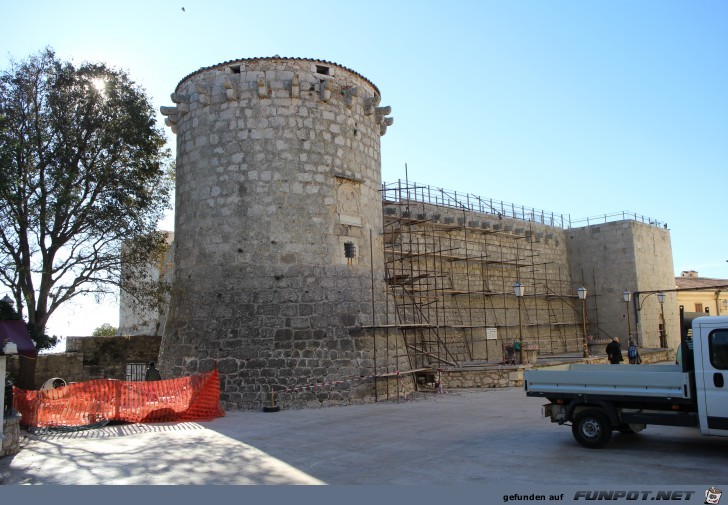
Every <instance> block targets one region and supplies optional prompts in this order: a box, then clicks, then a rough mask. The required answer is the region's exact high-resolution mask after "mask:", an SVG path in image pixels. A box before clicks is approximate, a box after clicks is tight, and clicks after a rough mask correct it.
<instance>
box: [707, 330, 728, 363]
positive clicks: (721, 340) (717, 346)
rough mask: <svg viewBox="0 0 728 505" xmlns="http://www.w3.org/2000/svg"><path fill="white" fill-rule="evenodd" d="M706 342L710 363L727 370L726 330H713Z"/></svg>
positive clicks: (727, 337) (727, 336) (727, 341)
mask: <svg viewBox="0 0 728 505" xmlns="http://www.w3.org/2000/svg"><path fill="white" fill-rule="evenodd" d="M708 342H709V344H708V345H709V347H710V363H711V364H712V365H713V366H714V367H715V368H717V369H718V370H728V330H715V331H714V332H712V333H711V334H710V338H709V340H708Z"/></svg>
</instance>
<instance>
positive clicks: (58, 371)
mask: <svg viewBox="0 0 728 505" xmlns="http://www.w3.org/2000/svg"><path fill="white" fill-rule="evenodd" d="M161 340H162V337H159V336H130V337H68V339H67V341H66V352H64V353H55V354H39V355H38V357H37V359H36V360H35V387H36V388H38V389H40V388H41V387H43V383H44V382H45V381H47V380H48V379H51V378H54V377H60V378H61V379H63V380H65V381H66V382H67V383H68V382H82V381H87V380H92V379H119V380H125V379H126V365H127V364H128V363H139V364H145V365H146V364H147V363H149V362H150V361H157V357H158V355H159V344H160V342H161ZM7 370H8V373H9V374H10V375H11V376H14V377H18V375H19V373H20V357H19V356H18V355H15V356H8V360H7Z"/></svg>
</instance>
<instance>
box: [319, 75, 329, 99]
mask: <svg viewBox="0 0 728 505" xmlns="http://www.w3.org/2000/svg"><path fill="white" fill-rule="evenodd" d="M319 97H320V98H321V100H322V101H324V102H328V101H329V100H331V86H330V84H329V81H327V80H323V81H321V83H320V84H319Z"/></svg>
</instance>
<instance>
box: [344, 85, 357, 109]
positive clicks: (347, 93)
mask: <svg viewBox="0 0 728 505" xmlns="http://www.w3.org/2000/svg"><path fill="white" fill-rule="evenodd" d="M341 94H342V95H344V103H345V104H346V106H347V107H349V108H350V109H351V106H352V105H353V104H354V97H356V96H359V88H357V87H356V86H352V87H351V88H347V89H344V90H342V91H341Z"/></svg>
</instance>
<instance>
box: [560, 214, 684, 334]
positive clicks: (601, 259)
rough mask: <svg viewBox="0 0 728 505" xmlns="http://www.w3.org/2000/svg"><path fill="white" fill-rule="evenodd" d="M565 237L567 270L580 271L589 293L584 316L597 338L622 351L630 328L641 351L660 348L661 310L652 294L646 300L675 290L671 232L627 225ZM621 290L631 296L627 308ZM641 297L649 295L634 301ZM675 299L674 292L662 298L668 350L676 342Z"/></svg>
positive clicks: (587, 229)
mask: <svg viewBox="0 0 728 505" xmlns="http://www.w3.org/2000/svg"><path fill="white" fill-rule="evenodd" d="M567 234H568V240H567V245H568V253H569V263H570V267H571V270H572V271H574V272H583V276H584V277H583V279H584V285H585V286H586V288H587V290H588V292H589V293H590V298H588V300H587V304H588V309H587V311H588V314H589V317H590V320H591V321H592V322H594V323H598V325H599V328H600V329H601V330H600V332H599V334H598V335H595V337H596V338H603V337H611V336H618V337H620V340H621V341H622V344H623V346H625V347H626V340H627V332H628V330H630V329H631V336H632V337H635V338H638V340H639V343H640V344H641V346H642V347H653V348H655V347H659V332H658V324H659V323H658V320H659V317H660V306H659V303H657V300H656V296H655V295H654V294H653V295H652V296H649V297H647V296H646V295H647V294H648V293H649V292H651V291H652V292H654V291H659V290H668V289H674V287H675V279H674V273H673V265H672V249H671V246H670V232H669V230H666V229H663V228H658V227H656V226H652V225H649V224H645V223H640V222H638V221H629V220H627V221H616V222H611V223H604V224H598V225H591V226H586V227H583V228H572V229H570V230H568V233H567ZM624 290H629V291H630V292H632V294H633V296H632V301H631V303H630V304H629V305H627V304H625V302H624V300H623V298H622V293H623V291H624ZM639 292H647V293H644V294H642V295H640V296H637V294H638V293H639ZM594 296H596V297H597V298H596V299H595V298H594ZM595 300H596V306H595ZM675 300H676V298H675V294H674V293H666V302H665V304H664V306H665V319H666V320H667V321H666V323H667V330H668V337H669V339H668V340H669V341H668V347H669V348H675V347H676V346H677V345H678V343H679V340H680V332H679V318H678V315H677V313H676V312H675V309H676V305H677V304H676V302H675ZM597 308H598V310H597ZM627 310H629V317H628V314H627ZM638 321H639V323H640V324H639V325H638Z"/></svg>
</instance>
